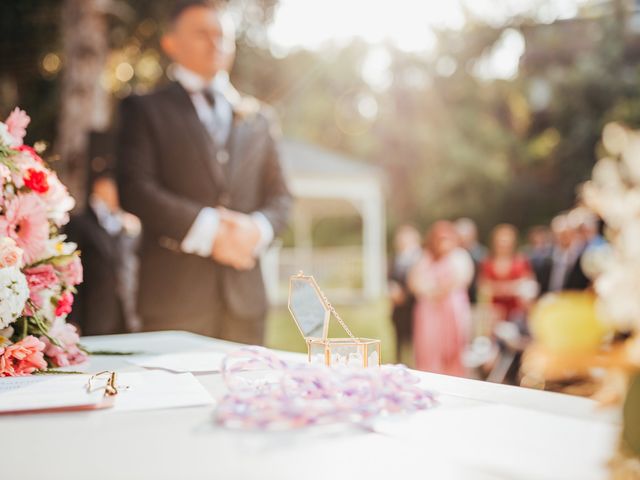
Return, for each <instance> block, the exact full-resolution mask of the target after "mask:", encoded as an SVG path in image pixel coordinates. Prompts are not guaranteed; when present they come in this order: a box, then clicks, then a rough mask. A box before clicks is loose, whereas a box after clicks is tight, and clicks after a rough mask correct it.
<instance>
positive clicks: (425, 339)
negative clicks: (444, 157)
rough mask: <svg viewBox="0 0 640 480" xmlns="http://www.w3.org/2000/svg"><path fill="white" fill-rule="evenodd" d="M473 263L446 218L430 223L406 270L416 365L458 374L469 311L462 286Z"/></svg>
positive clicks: (466, 284) (434, 370)
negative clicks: (417, 256) (413, 304)
mask: <svg viewBox="0 0 640 480" xmlns="http://www.w3.org/2000/svg"><path fill="white" fill-rule="evenodd" d="M472 278H473V261H472V260H471V257H470V255H469V254H468V253H467V252H466V251H465V249H463V248H461V247H460V242H459V239H458V234H457V232H456V229H455V227H454V225H453V224H452V223H451V222H447V221H439V222H436V223H435V224H434V225H433V226H432V227H431V229H430V230H429V232H428V233H427V236H426V239H425V248H424V251H423V255H422V258H421V259H420V260H419V261H418V263H417V264H416V265H415V266H414V267H413V268H412V269H411V272H410V273H409V288H410V290H411V291H412V292H413V294H414V295H415V297H416V307H415V311H414V335H413V346H414V353H415V361H416V368H418V369H420V370H426V371H430V372H436V373H444V374H449V375H459V376H463V375H464V374H465V371H464V368H463V365H462V359H461V355H462V351H463V349H464V347H465V345H466V343H467V340H468V335H469V330H470V322H471V318H470V317H471V309H470V305H469V296H468V295H467V289H468V288H469V284H470V283H471V280H472Z"/></svg>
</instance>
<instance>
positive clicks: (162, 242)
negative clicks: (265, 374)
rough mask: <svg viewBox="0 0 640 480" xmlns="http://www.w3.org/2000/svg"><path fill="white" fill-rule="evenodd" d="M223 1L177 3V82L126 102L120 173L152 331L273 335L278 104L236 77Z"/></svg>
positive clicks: (283, 211)
mask: <svg viewBox="0 0 640 480" xmlns="http://www.w3.org/2000/svg"><path fill="white" fill-rule="evenodd" d="M227 18H228V17H227V16H226V14H225V12H224V9H223V7H222V6H219V5H218V4H216V3H212V2H210V1H206V0H201V1H197V0H196V1H194V0H192V1H182V2H178V3H177V5H176V7H175V9H174V12H173V15H172V17H171V21H170V24H169V26H168V29H167V31H166V33H165V35H164V36H163V38H162V46H163V49H164V50H165V52H166V53H167V54H168V55H169V57H170V58H171V59H172V60H174V62H175V64H176V65H175V67H176V68H175V69H174V77H175V79H176V81H174V82H172V83H170V84H169V85H168V86H166V87H165V88H162V89H160V90H157V91H155V92H154V93H151V94H149V95H145V96H138V97H136V96H133V97H129V98H127V99H126V100H125V101H123V103H122V107H121V117H120V130H119V132H120V133H119V142H118V148H119V152H118V180H119V187H120V193H121V199H122V204H123V206H124V208H125V209H126V210H128V211H131V212H132V213H134V214H135V215H137V216H138V217H140V219H141V220H142V226H143V231H144V238H143V243H142V247H141V266H140V286H139V291H140V294H139V298H138V300H139V311H140V313H141V315H142V318H143V325H144V327H143V328H144V329H145V330H167V329H182V330H189V331H193V332H196V333H200V334H204V335H210V336H214V337H218V338H223V339H227V340H233V341H238V342H244V343H252V344H260V343H262V342H263V334H264V320H265V317H266V312H267V299H266V293H265V289H264V285H263V281H262V274H261V271H260V267H259V264H258V262H257V259H258V257H259V255H260V253H261V252H262V251H263V250H264V249H265V248H266V247H267V246H268V244H269V243H270V242H271V241H272V239H273V237H274V235H277V234H278V232H280V231H281V230H282V229H283V228H284V227H285V225H286V221H287V217H288V213H289V210H290V206H291V196H290V194H289V191H288V189H287V185H286V182H285V179H284V177H283V172H282V169H281V165H280V162H279V158H278V152H277V148H276V140H275V137H274V131H275V127H274V121H273V118H272V115H271V113H270V111H269V110H268V109H267V108H265V107H264V106H262V105H261V104H259V103H258V102H257V101H256V100H254V99H249V98H245V97H242V96H240V95H239V94H238V93H237V92H236V91H235V90H234V89H233V87H232V86H231V85H230V83H229V82H228V76H227V75H226V72H227V71H228V70H229V68H230V64H231V62H232V58H233V54H234V52H235V44H234V40H233V32H232V28H231V27H230V25H229V22H228V21H227Z"/></svg>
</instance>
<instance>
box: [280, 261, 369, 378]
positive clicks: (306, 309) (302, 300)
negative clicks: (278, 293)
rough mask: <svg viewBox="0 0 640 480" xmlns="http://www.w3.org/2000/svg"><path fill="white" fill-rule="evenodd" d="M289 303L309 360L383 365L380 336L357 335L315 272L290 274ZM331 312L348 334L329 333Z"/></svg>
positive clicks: (366, 365)
mask: <svg viewBox="0 0 640 480" xmlns="http://www.w3.org/2000/svg"><path fill="white" fill-rule="evenodd" d="M288 307H289V312H290V313H291V316H292V317H293V320H294V321H295V322H296V325H297V327H298V330H300V333H301V334H302V336H303V337H304V339H305V342H306V343H307V352H308V358H309V362H310V363H314V364H325V365H330V366H331V365H349V366H357V367H378V366H380V363H381V358H380V340H376V339H372V338H358V337H355V336H354V335H353V333H351V330H349V327H347V325H346V323H345V322H344V321H343V320H342V318H340V315H338V312H336V310H335V308H333V306H332V305H331V303H329V300H327V297H326V295H325V294H324V293H323V292H322V290H320V287H318V284H317V283H316V281H315V279H314V278H313V277H312V276H308V275H304V273H302V272H300V273H299V274H298V275H293V276H292V277H290V279H289V302H288ZM331 316H333V317H335V319H336V320H337V321H338V323H339V324H340V326H342V328H343V329H344V331H345V332H346V333H347V335H348V337H347V338H329V337H328V335H329V322H330V320H331Z"/></svg>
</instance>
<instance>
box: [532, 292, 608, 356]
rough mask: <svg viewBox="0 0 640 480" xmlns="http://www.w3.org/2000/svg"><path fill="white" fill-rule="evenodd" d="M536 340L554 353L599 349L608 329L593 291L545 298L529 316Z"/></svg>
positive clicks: (553, 295)
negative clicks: (598, 309) (598, 308)
mask: <svg viewBox="0 0 640 480" xmlns="http://www.w3.org/2000/svg"><path fill="white" fill-rule="evenodd" d="M530 325H531V333H532V334H533V337H534V338H535V339H536V340H537V341H538V342H539V343H540V344H542V345H543V346H545V347H546V348H547V349H549V350H550V351H552V352H555V353H588V352H592V351H594V350H597V349H598V347H599V346H600V345H601V343H602V339H603V337H604V336H605V334H606V333H607V328H606V326H605V324H604V322H603V321H602V319H601V318H600V316H599V314H598V312H597V308H596V296H595V295H594V294H593V293H592V292H578V291H575V292H574V291H569V292H560V293H550V294H547V295H545V296H543V297H542V298H541V299H540V300H539V301H538V303H537V304H536V305H535V306H534V307H533V309H532V311H531V316H530Z"/></svg>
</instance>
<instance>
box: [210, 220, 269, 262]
mask: <svg viewBox="0 0 640 480" xmlns="http://www.w3.org/2000/svg"><path fill="white" fill-rule="evenodd" d="M219 212H220V226H219V229H218V233H217V235H216V239H215V241H214V244H213V248H212V251H211V257H212V258H213V259H214V260H215V261H217V262H218V263H221V264H223V265H229V266H231V267H233V268H235V269H236V270H250V269H252V268H253V267H255V264H256V258H255V249H256V246H257V245H258V242H259V241H260V230H259V228H258V226H257V225H256V223H255V221H254V220H253V219H252V218H251V217H250V216H249V215H246V214H244V213H239V212H233V211H231V210H226V209H219Z"/></svg>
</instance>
